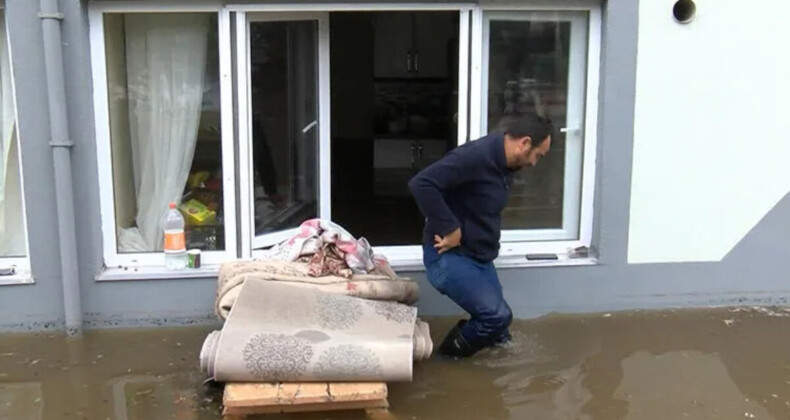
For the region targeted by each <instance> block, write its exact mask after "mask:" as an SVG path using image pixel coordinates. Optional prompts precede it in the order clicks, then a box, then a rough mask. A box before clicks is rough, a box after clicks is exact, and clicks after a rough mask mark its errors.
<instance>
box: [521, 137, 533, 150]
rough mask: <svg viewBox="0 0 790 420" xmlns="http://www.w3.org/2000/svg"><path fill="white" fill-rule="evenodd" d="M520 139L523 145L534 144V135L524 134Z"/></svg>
mask: <svg viewBox="0 0 790 420" xmlns="http://www.w3.org/2000/svg"><path fill="white" fill-rule="evenodd" d="M520 141H521V145H522V146H530V147H531V146H532V137H530V136H524V137H522V138H521V140H520Z"/></svg>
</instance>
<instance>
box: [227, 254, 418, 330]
mask: <svg viewBox="0 0 790 420" xmlns="http://www.w3.org/2000/svg"><path fill="white" fill-rule="evenodd" d="M308 271H309V267H308V265H307V264H305V263H300V262H284V261H274V260H266V261H233V262H230V263H226V264H223V265H222V267H220V271H219V276H218V278H217V295H216V300H215V303H214V305H215V306H214V312H215V314H216V315H217V316H218V317H219V318H221V319H225V318H227V316H228V312H229V311H230V309H231V308H232V307H233V305H234V304H235V302H236V299H237V297H238V295H239V291H240V290H241V285H242V284H244V282H245V281H246V280H247V279H258V280H267V281H272V282H280V283H286V284H290V285H292V286H297V287H302V288H310V289H317V290H321V291H323V292H326V293H332V294H336V295H347V296H355V297H360V298H365V299H373V300H382V301H395V302H400V303H405V304H412V303H414V302H416V301H417V298H418V296H419V292H420V288H419V285H418V284H417V282H415V281H413V280H411V279H408V278H403V277H392V275H391V274H390V275H387V274H380V273H371V274H359V275H354V276H352V277H351V278H350V279H347V278H344V277H340V276H333V275H327V276H321V277H313V276H310V275H309V274H308Z"/></svg>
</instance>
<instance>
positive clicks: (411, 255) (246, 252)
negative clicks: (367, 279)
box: [227, 3, 475, 268]
mask: <svg viewBox="0 0 790 420" xmlns="http://www.w3.org/2000/svg"><path fill="white" fill-rule="evenodd" d="M474 7H475V4H473V3H296V4H294V3H279V4H275V3H272V4H229V5H228V6H227V8H228V10H230V11H233V12H236V40H237V43H236V48H237V49H236V59H237V72H238V73H237V75H236V76H237V89H239V92H248V91H249V87H248V86H246V84H247V83H248V79H247V74H249V73H248V71H247V70H246V69H247V66H248V65H249V61H248V58H247V54H248V48H247V45H246V44H247V41H248V39H247V38H246V34H247V33H248V32H247V31H246V30H245V28H246V25H248V19H247V17H246V16H245V14H248V13H249V14H252V13H255V14H258V13H272V14H276V15H273V16H271V17H269V18H267V20H276V19H277V18H276V16H283V18H284V19H287V18H290V19H293V18H294V16H310V13H319V14H321V13H328V12H343V11H346V12H348V11H354V12H386V11H390V12H395V11H401V12H404V11H422V12H428V11H448V12H458V13H459V19H460V21H461V22H465V21H468V20H469V16H470V15H471V12H472V10H473V8H474ZM295 13H296V14H297V15H294V14H295ZM303 13H304V14H303ZM289 14H290V15H289ZM327 23H328V22H327ZM240 28H241V29H240ZM319 31H320V30H319ZM328 31H329V28H328V25H327V27H326V37H325V41H326V42H328V43H329V44H328V45H327V46H326V48H323V47H322V46H321V45H319V59H320V60H326V61H327V63H326V65H325V66H322V67H323V68H324V69H325V70H324V71H322V72H321V74H320V76H319V77H320V78H321V81H320V82H319V89H320V91H319V97H320V99H319V107H320V108H319V112H320V118H321V119H322V121H325V122H326V123H325V124H322V128H321V130H322V131H321V136H322V138H323V137H324V136H326V137H325V139H322V141H321V147H322V148H323V147H326V148H327V150H323V149H322V150H321V155H320V158H321V161H320V162H321V163H320V167H319V183H320V193H319V200H320V202H319V206H318V207H319V214H318V217H320V218H324V219H331V217H332V216H331V191H330V187H331V182H330V180H331V166H330V162H329V156H330V153H331V151H329V150H328V148H329V147H330V143H329V140H330V137H329V136H330V133H331V131H330V125H329V124H330V115H329V112H330V111H329V107H330V104H329V98H330V91H329V89H330V87H329V66H328V61H329V57H328V52H329V48H330V47H331V40H329V37H328ZM323 34H324V33H323V32H321V37H320V40H321V42H324V36H323ZM458 44H459V45H458V48H459V56H458V59H459V66H458V73H459V78H458V144H459V145H460V144H463V143H465V142H466V141H467V138H468V128H467V127H468V115H469V113H468V99H469V84H468V80H469V67H468V62H469V48H468V44H469V25H463V24H461V25H459V42H458ZM322 52H324V53H326V54H327V56H326V57H321V56H320V54H321V53H322ZM242 70H243V73H242ZM322 70H323V69H322ZM324 73H326V74H324ZM324 78H325V79H324ZM324 80H325V81H326V83H325V84H324V83H323V81H324ZM248 101H249V98H248V97H242V98H241V99H240V100H239V109H238V112H239V114H240V115H247V114H244V113H249V108H246V109H245V107H247V106H248ZM324 109H326V111H324ZM324 112H326V114H324ZM240 121H241V119H240ZM324 126H325V127H326V128H324ZM249 129H250V128H249V124H240V127H239V138H240V139H242V140H241V141H240V143H241V144H240V149H239V153H240V161H241V162H242V164H241V165H240V167H239V169H240V175H239V176H240V178H241V179H240V180H239V181H240V183H241V191H242V194H241V196H240V197H239V202H240V206H241V221H240V222H241V225H242V230H241V235H242V237H241V241H242V245H241V254H242V257H243V258H247V257H250V256H252V257H255V256H256V255H258V254H259V252H258V251H254V250H252V247H253V243H252V239H253V236H254V233H253V232H252V225H253V223H252V214H251V213H250V212H251V209H252V207H251V206H252V203H251V200H252V197H253V196H252V192H251V191H252V190H251V188H252V186H251V185H248V184H250V180H251V172H245V168H247V171H251V168H252V166H251V165H252V155H251V150H249V146H246V147H245V145H244V143H245V141H244V140H243V139H246V138H248V135H249V134H248V133H249V132H245V130H249ZM324 129H326V130H327V131H326V134H325V133H324V131H323V130H324ZM246 143H249V142H246ZM325 143H326V145H325ZM246 191H250V192H249V193H247V194H245V193H244V192H246ZM245 212H247V214H245ZM245 225H249V227H245ZM294 232H295V229H288V230H282V231H279V232H275V233H271V234H269V235H267V236H268V237H269V238H272V239H282V240H284V239H287V238H288V237H290V235H292V234H293V233H294ZM353 233H354V232H352V234H353ZM376 252H378V253H381V254H383V255H385V256H386V257H387V258H388V259H389V261H390V263H391V264H392V265H393V266H394V267H396V268H401V267H406V268H411V267H415V268H417V267H418V266H419V267H421V261H422V246H421V245H407V246H379V247H376Z"/></svg>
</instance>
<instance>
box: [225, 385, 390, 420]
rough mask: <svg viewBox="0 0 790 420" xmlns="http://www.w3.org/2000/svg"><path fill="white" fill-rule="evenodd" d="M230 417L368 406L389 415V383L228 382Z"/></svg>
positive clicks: (379, 414)
mask: <svg viewBox="0 0 790 420" xmlns="http://www.w3.org/2000/svg"><path fill="white" fill-rule="evenodd" d="M222 403H223V406H224V410H223V413H222V414H223V416H225V419H226V420H229V419H241V418H244V417H245V416H247V415H255V414H272V413H300V412H314V411H332V410H357V409H361V410H366V411H367V412H368V416H369V417H371V418H377V419H387V418H390V417H389V413H388V411H387V408H388V407H389V403H388V402H387V384H386V383H383V382H361V383H347V382H319V383H228V384H226V385H225V394H224V396H223V398H222Z"/></svg>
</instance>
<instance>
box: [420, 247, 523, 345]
mask: <svg viewBox="0 0 790 420" xmlns="http://www.w3.org/2000/svg"><path fill="white" fill-rule="evenodd" d="M423 262H424V264H425V269H426V274H427V276H428V281H429V282H430V283H431V285H433V287H434V288H436V290H438V291H439V292H440V293H442V294H443V295H445V296H447V297H449V298H450V299H452V301H453V302H455V303H456V304H458V306H460V307H461V308H463V310H465V311H466V312H468V313H469V315H470V316H471V319H470V320H469V321H468V322H467V323H466V324H464V326H463V328H462V329H461V334H462V335H463V337H464V339H466V341H467V342H468V343H470V344H471V345H473V346H475V347H479V348H483V347H488V346H491V345H494V344H497V343H500V342H505V341H508V340H509V339H510V334H509V333H508V327H509V326H510V322H511V321H512V320H513V313H512V312H511V310H510V306H509V305H508V304H507V302H506V301H505V298H504V296H503V295H502V284H501V283H500V282H499V277H498V276H497V273H496V269H495V268H494V264H493V263H491V262H481V261H478V260H475V259H474V258H471V257H468V256H465V255H463V253H462V252H460V251H456V250H453V251H449V252H445V253H444V254H442V255H439V254H438V252H437V251H436V249H435V248H433V247H432V246H428V245H424V246H423Z"/></svg>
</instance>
